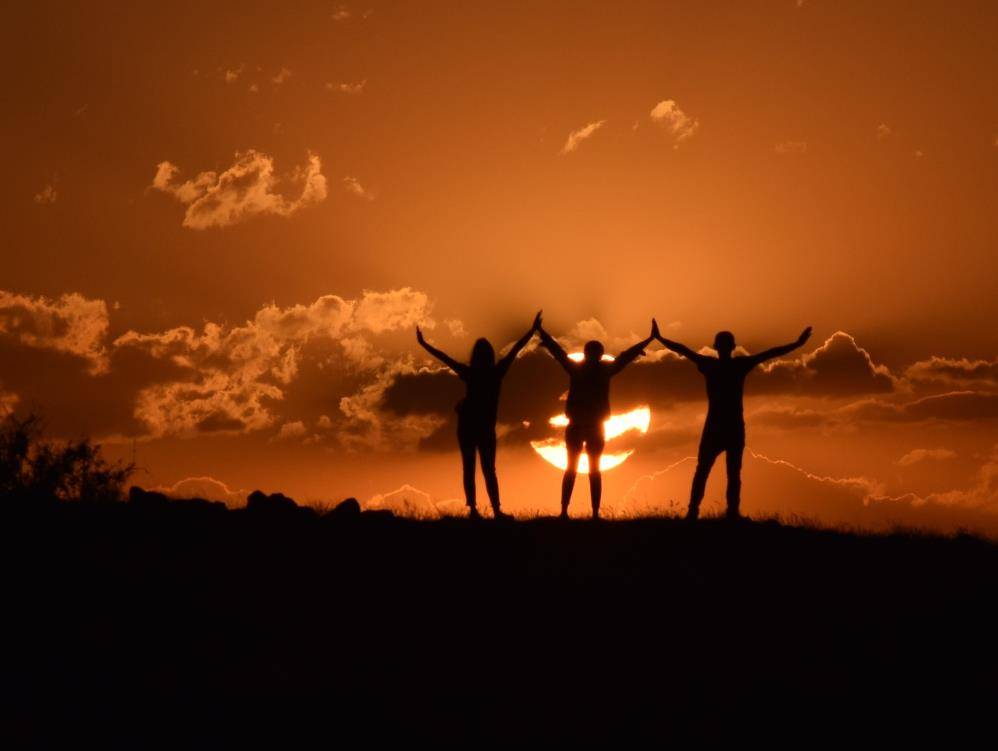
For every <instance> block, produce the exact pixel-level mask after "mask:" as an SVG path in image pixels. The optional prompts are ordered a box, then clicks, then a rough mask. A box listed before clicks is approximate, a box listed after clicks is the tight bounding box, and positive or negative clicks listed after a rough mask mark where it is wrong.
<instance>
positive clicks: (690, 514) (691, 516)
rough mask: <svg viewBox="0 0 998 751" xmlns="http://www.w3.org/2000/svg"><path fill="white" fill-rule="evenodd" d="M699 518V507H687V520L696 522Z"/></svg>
mask: <svg viewBox="0 0 998 751" xmlns="http://www.w3.org/2000/svg"><path fill="white" fill-rule="evenodd" d="M699 518H700V509H698V508H690V509H687V511H686V521H688V522H695V521H696V520H697V519H699Z"/></svg>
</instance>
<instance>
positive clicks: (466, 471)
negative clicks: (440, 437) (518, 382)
mask: <svg viewBox="0 0 998 751" xmlns="http://www.w3.org/2000/svg"><path fill="white" fill-rule="evenodd" d="M540 325H541V313H540V311H538V312H537V315H536V316H535V317H534V322H533V325H531V327H530V328H529V329H528V330H527V333H526V334H524V335H523V336H521V337H520V338H519V339H518V340H517V341H516V343H515V344H514V345H513V346H512V347H511V348H510V350H509V352H507V353H506V355H505V356H504V357H503V358H502V359H501V360H499V361H498V362H496V354H495V349H493V347H492V344H491V343H490V342H489V340H488V339H484V338H483V339H478V340H477V341H476V342H475V344H474V346H473V347H472V348H471V361H470V362H469V363H468V364H467V365H465V364H464V363H463V362H458V361H457V360H455V359H454V358H453V357H451V356H450V355H448V354H447V353H446V352H442V351H441V350H439V349H437V348H436V347H434V346H433V345H431V344H429V343H428V342H427V341H426V339H424V338H423V332H422V330H420V328H419V327H418V326H417V327H416V340H417V341H418V342H419V343H420V345H421V346H422V347H423V349H425V350H426V351H427V352H429V353H430V354H431V355H433V356H434V357H435V358H437V359H438V360H440V362H442V363H443V364H444V365H446V366H447V367H448V368H450V369H451V370H453V371H454V372H455V373H456V374H457V376H458V377H459V378H460V379H461V380H462V381H464V384H465V395H464V398H463V399H462V400H461V401H459V402H458V403H457V406H456V407H455V408H454V411H455V412H457V443H458V447H459V448H460V449H461V466H462V474H463V482H464V498H465V502H466V503H467V504H468V514H469V516H471V517H472V518H473V519H477V518H478V516H479V514H478V506H477V505H476V502H475V454H476V453H477V454H478V457H479V459H480V461H481V464H482V476H483V477H484V478H485V489H486V491H487V492H488V494H489V501H490V502H491V504H492V514H493V516H494V517H495V518H496V519H501V518H504V517H507V516H509V515H508V514H504V513H503V512H502V511H501V510H500V507H499V478H498V477H497V476H496V418H497V415H498V411H499V389H500V387H501V386H502V379H503V378H505V377H506V373H507V371H509V366H510V365H512V364H513V361H514V360H515V359H516V356H517V355H518V354H519V353H520V350H521V349H523V348H524V347H525V346H526V344H527V342H529V341H530V339H531V337H532V336H533V335H534V332H535V331H537V330H538V329H539V328H540Z"/></svg>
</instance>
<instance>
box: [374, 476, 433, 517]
mask: <svg viewBox="0 0 998 751" xmlns="http://www.w3.org/2000/svg"><path fill="white" fill-rule="evenodd" d="M364 508H367V509H372V510H387V511H391V512H392V513H394V514H396V515H397V516H408V517H411V518H416V519H434V518H436V517H438V516H440V509H438V508H437V504H435V503H434V502H433V499H432V498H431V497H430V494H429V493H424V492H423V491H422V490H419V489H418V488H414V487H413V486H412V485H408V484H407V485H403V486H402V487H401V488H399V489H398V490H393V491H391V492H390V493H378V494H376V495H373V496H371V498H370V499H368V501H367V503H365V504H364Z"/></svg>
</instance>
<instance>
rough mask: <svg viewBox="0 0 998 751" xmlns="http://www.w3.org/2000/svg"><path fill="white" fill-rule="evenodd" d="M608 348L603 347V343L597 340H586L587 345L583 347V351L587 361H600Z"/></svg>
mask: <svg viewBox="0 0 998 751" xmlns="http://www.w3.org/2000/svg"><path fill="white" fill-rule="evenodd" d="M605 351H606V350H604V349H603V344H602V343H600V342H597V341H595V340H593V341H591V342H586V346H585V347H583V348H582V352H583V353H584V354H585V361H586V362H599V361H600V360H602V359H603V353H604V352H605Z"/></svg>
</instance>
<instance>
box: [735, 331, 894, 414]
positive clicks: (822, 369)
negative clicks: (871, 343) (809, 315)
mask: <svg viewBox="0 0 998 751" xmlns="http://www.w3.org/2000/svg"><path fill="white" fill-rule="evenodd" d="M896 383H897V379H896V378H895V377H894V376H893V375H891V373H890V371H889V370H888V369H887V368H886V367H885V366H883V365H877V364H876V363H874V362H873V359H872V358H871V357H870V353H869V352H867V351H866V350H865V349H863V348H862V347H860V346H859V345H857V344H856V340H855V339H853V338H852V337H851V336H850V335H849V334H846V333H845V332H843V331H837V332H836V333H834V334H832V336H830V337H829V338H828V339H827V340H825V342H824V344H822V345H821V346H820V347H818V348H817V349H815V350H814V351H813V352H809V353H808V354H806V355H803V356H801V357H800V358H798V359H795V360H779V361H777V362H775V363H773V364H771V365H769V366H764V367H763V368H762V370H761V373H760V374H759V376H757V377H756V378H755V379H754V381H753V382H752V386H751V391H752V392H753V393H759V394H805V395H807V396H821V397H831V398H834V397H849V396H858V395H860V394H879V393H889V392H891V391H894V389H895V386H896Z"/></svg>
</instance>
